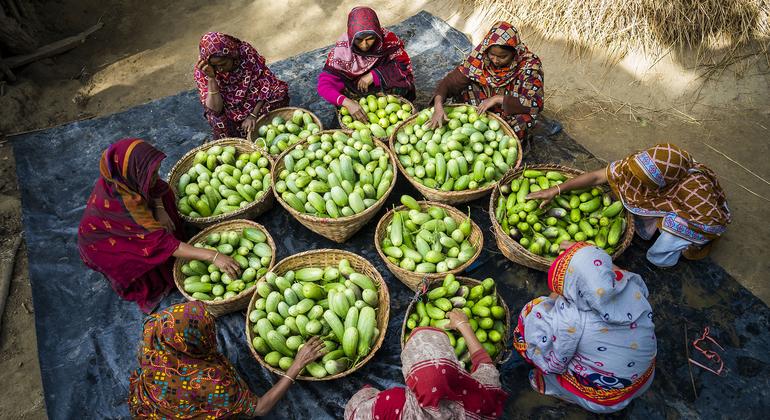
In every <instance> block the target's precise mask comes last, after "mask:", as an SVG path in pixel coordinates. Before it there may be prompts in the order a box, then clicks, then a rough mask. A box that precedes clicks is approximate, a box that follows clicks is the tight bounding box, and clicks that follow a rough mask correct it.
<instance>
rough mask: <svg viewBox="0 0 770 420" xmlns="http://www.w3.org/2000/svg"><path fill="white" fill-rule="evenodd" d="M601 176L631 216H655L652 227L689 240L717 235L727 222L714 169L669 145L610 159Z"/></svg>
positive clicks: (701, 241)
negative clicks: (617, 158) (619, 158)
mask: <svg viewBox="0 0 770 420" xmlns="http://www.w3.org/2000/svg"><path fill="white" fill-rule="evenodd" d="M607 179H608V180H609V184H610V187H611V188H612V190H613V191H614V192H615V193H616V194H617V195H618V197H620V198H621V200H622V201H623V205H624V206H625V207H626V208H627V209H628V211H630V212H631V213H633V214H635V215H637V216H644V217H658V218H660V220H659V222H658V227H659V228H660V229H661V230H663V231H666V232H669V233H671V234H673V235H675V236H678V237H681V238H684V239H686V240H688V241H690V242H693V243H695V244H705V243H706V242H708V241H710V240H713V239H715V238H717V237H718V236H720V235H722V234H723V233H724V232H725V230H726V229H727V224H728V223H730V221H731V215H730V209H728V208H727V198H726V197H725V193H724V191H723V190H722V187H720V185H719V181H718V180H717V177H716V174H714V172H713V171H712V170H711V169H709V168H707V167H706V166H704V165H702V164H700V163H698V162H696V161H695V160H694V159H693V158H692V156H690V154H689V153H688V152H686V151H684V150H682V149H680V148H679V147H677V146H675V145H673V144H668V143H666V144H659V145H656V146H654V147H652V148H650V149H647V150H644V151H641V152H639V153H636V154H634V155H631V156H629V157H627V158H625V159H622V160H618V161H615V162H612V163H611V164H610V165H609V166H608V167H607Z"/></svg>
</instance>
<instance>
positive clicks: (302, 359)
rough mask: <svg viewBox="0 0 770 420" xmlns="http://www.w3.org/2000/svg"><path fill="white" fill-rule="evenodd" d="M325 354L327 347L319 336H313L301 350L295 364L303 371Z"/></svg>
mask: <svg viewBox="0 0 770 420" xmlns="http://www.w3.org/2000/svg"><path fill="white" fill-rule="evenodd" d="M324 354H326V345H325V344H324V342H323V341H321V339H320V338H318V336H313V337H310V339H309V340H307V341H306V342H305V345H303V346H302V348H301V349H299V351H298V352H297V356H296V357H295V358H294V363H295V364H297V367H299V370H302V368H304V367H305V366H307V365H308V364H309V363H310V362H312V361H313V360H315V359H318V358H319V357H321V356H323V355H324Z"/></svg>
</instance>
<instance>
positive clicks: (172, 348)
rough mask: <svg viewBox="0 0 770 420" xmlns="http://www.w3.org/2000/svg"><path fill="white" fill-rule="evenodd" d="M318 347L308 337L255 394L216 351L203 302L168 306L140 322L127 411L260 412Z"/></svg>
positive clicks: (159, 415)
mask: <svg viewBox="0 0 770 420" xmlns="http://www.w3.org/2000/svg"><path fill="white" fill-rule="evenodd" d="M324 348H325V346H324V344H323V341H321V340H320V339H319V338H318V337H311V338H310V339H308V341H307V342H306V343H305V345H304V346H302V348H301V349H299V351H298V352H297V355H296V357H295V358H294V363H293V364H292V365H291V367H290V368H289V369H288V370H287V371H286V374H285V375H284V376H283V377H282V378H281V379H279V380H278V382H276V383H275V385H273V387H272V388H270V390H269V391H267V392H266V393H265V394H264V395H262V396H261V397H259V396H257V395H255V394H253V393H252V392H251V391H249V388H248V386H247V385H246V382H244V381H243V379H242V378H241V376H240V375H239V374H238V372H237V371H236V370H235V368H234V367H233V365H232V364H230V361H229V360H227V357H225V356H224V355H223V354H222V353H219V352H218V351H217V332H216V325H215V323H214V317H212V316H211V314H209V313H208V311H206V306H205V305H204V304H203V303H201V302H199V301H192V302H187V303H181V304H179V305H174V306H172V307H170V308H166V309H165V310H163V311H161V312H158V313H156V314H153V315H151V316H150V317H148V318H147V319H146V320H145V321H144V337H143V343H142V347H141V349H140V351H139V369H137V370H136V371H134V372H133V373H132V374H131V379H130V381H129V397H128V406H129V410H130V412H131V415H132V416H133V417H134V418H143V419H144V418H149V419H159V420H160V419H169V420H170V419H222V418H232V417H249V418H251V417H254V416H264V415H266V414H267V413H268V412H270V410H272V408H273V407H274V406H275V404H276V403H277V402H278V401H279V400H280V399H281V398H282V397H283V395H284V394H285V393H286V391H287V390H288V389H289V386H291V384H293V383H294V378H296V377H297V375H299V372H300V371H302V369H303V368H304V367H305V366H306V365H307V364H308V363H310V362H312V361H313V360H315V359H317V358H318V357H320V356H322V355H323V354H324V351H325V350H324Z"/></svg>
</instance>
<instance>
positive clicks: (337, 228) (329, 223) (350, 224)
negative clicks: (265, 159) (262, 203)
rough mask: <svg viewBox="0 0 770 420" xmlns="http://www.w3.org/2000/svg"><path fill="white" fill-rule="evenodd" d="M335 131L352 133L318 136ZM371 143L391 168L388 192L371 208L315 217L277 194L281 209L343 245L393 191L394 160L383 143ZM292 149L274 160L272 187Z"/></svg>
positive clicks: (394, 180)
mask: <svg viewBox="0 0 770 420" xmlns="http://www.w3.org/2000/svg"><path fill="white" fill-rule="evenodd" d="M335 131H342V132H344V133H346V134H350V133H352V131H350V130H325V131H322V132H320V133H318V134H324V133H329V134H331V133H333V132H335ZM372 141H373V142H374V144H375V145H376V146H379V147H382V148H383V149H384V150H385V152H386V153H387V154H388V158H390V164H391V165H392V166H393V180H392V181H391V183H390V187H388V191H387V192H386V193H385V194H384V195H383V196H382V197H380V199H379V200H377V202H376V203H375V204H374V205H373V206H371V207H369V208H368V209H366V210H364V211H363V212H361V213H358V214H354V215H352V216H348V217H338V218H331V217H317V216H313V215H310V214H307V213H300V212H298V211H297V210H295V209H294V208H293V207H292V206H290V205H289V204H287V203H286V202H285V201H284V200H283V198H281V196H280V195H279V194H276V195H277V196H278V202H279V203H280V204H281V205H282V206H283V208H285V209H286V211H288V212H289V214H291V215H292V216H293V217H294V218H295V219H297V220H298V221H299V222H300V223H302V224H303V225H304V226H305V227H306V228H308V229H310V230H312V231H313V232H315V233H317V234H319V235H321V236H323V237H325V238H329V239H331V240H332V241H334V242H339V243H343V242H345V241H347V240H348V238H350V237H351V236H353V234H355V233H356V232H358V231H359V230H360V229H361V228H362V227H364V225H365V224H366V223H367V222H368V221H369V220H370V219H371V218H372V217H374V215H375V214H376V213H377V211H379V210H380V208H381V207H382V205H383V204H385V200H387V199H388V196H389V195H390V193H391V191H393V187H394V186H395V185H396V166H395V165H396V159H395V158H394V157H393V153H391V152H390V149H389V148H388V146H387V145H386V144H385V143H382V142H381V141H379V140H377V139H372ZM306 142H307V140H303V141H301V142H299V143H297V144H295V145H294V146H297V145H301V144H305V143H306ZM292 149H293V148H289V149H286V151H284V152H283V153H281V155H280V156H279V157H278V158H277V159H276V161H275V164H274V165H273V185H275V183H276V182H278V174H280V173H281V171H282V170H283V169H284V167H285V165H284V162H283V157H284V156H285V155H286V154H287V153H289V152H291V150H292Z"/></svg>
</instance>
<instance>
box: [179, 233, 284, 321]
mask: <svg viewBox="0 0 770 420" xmlns="http://www.w3.org/2000/svg"><path fill="white" fill-rule="evenodd" d="M231 224H240V225H245V226H243V228H245V227H253V228H256V229H259V230H261V231H262V233H264V234H265V236H267V241H266V242H267V244H268V245H269V246H270V249H271V250H272V251H273V255H272V256H271V257H270V265H269V266H268V267H267V271H270V270H272V269H273V267H274V266H275V254H276V252H277V248H276V246H275V241H273V237H272V235H270V232H269V231H268V230H267V228H266V227H264V226H262V225H261V224H259V223H257V222H255V221H252V220H247V219H234V220H225V221H223V222H221V223H217V224H214V225H211V226H209V227H207V228H205V229H203V230H201V231H200V232H198V234H197V235H195V236H193V237H192V238H190V240H189V241H187V243H191V244H194V243H196V242H198V241H200V240H202V239H204V238H205V237H206V236H208V235H209V234H211V233H215V232H219V231H223V230H236V229H237V228H239V226H236V227H233V228H230V227H229V225H231ZM187 261H190V260H188V259H186V258H176V259H175V261H174V271H173V277H174V283H175V284H176V288H177V289H178V290H179V292H180V293H182V296H184V298H185V299H187V300H189V301H194V300H198V299H195V298H193V297H192V296H191V295H189V294H188V293H187V292H185V290H184V280H183V279H182V276H183V274H182V265H184V264H185V262H187ZM256 289H257V282H256V281H254V285H253V286H251V287H249V288H247V289H243V291H241V292H240V293H238V294H237V295H235V296H233V297H231V298H229V299H222V300H217V301H214V300H210V301H207V300H201V301H200V302H203V304H204V305H206V306H212V307H215V308H216V307H219V306H224V305H226V304H231V303H233V302H235V301H236V300H238V298H243V297H244V296H246V295H249V294H253V292H254V291H255V290H256Z"/></svg>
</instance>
